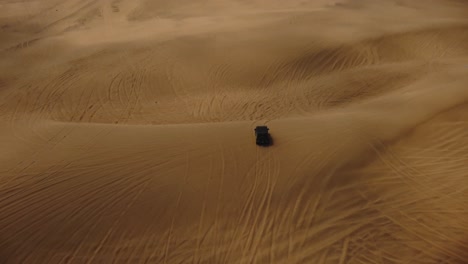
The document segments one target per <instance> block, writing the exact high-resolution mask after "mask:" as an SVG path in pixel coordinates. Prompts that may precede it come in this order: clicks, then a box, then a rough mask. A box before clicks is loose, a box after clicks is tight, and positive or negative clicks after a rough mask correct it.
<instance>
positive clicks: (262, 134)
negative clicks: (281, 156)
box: [255, 126, 271, 147]
mask: <svg viewBox="0 0 468 264" xmlns="http://www.w3.org/2000/svg"><path fill="white" fill-rule="evenodd" d="M268 130H269V128H268V127H267V126H257V127H256V128H255V136H256V137H257V139H256V143H257V145H259V146H265V147H266V146H270V145H271V137H270V134H269V133H268Z"/></svg>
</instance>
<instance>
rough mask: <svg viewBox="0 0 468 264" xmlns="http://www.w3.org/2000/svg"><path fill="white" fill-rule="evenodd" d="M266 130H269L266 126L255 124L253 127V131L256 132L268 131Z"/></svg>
mask: <svg viewBox="0 0 468 264" xmlns="http://www.w3.org/2000/svg"><path fill="white" fill-rule="evenodd" d="M268 130H269V129H268V127H267V126H257V127H256V128H255V131H257V132H268Z"/></svg>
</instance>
